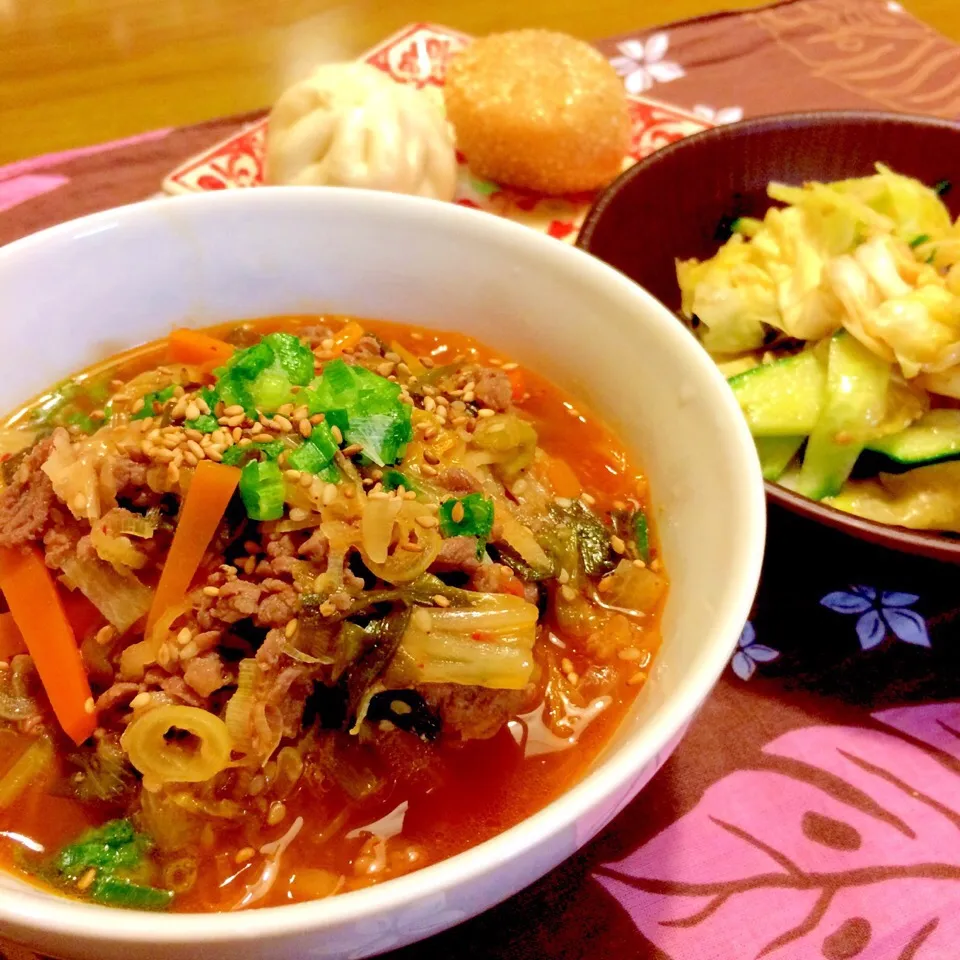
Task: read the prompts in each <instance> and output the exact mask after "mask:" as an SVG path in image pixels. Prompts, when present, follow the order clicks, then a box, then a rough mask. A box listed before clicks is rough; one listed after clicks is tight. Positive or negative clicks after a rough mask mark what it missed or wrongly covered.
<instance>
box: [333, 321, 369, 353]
mask: <svg viewBox="0 0 960 960" xmlns="http://www.w3.org/2000/svg"><path fill="white" fill-rule="evenodd" d="M362 339H363V327H361V326H360V324H359V323H356V322H355V321H353V320H351V321H350V322H349V323H348V324H346V325H345V326H344V327H343V328H342V329H340V330H338V331H337V332H336V333H335V334H334V335H333V349H332V350H331V351H330V353H331V355H332V356H334V357H339V356H340V354H341V353H343V351H344V350H349V349H350V348H351V347H355V346H356V345H357V344H358V343H359V342H360V341H361V340H362Z"/></svg>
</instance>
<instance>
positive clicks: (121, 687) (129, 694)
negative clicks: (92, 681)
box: [96, 682, 140, 713]
mask: <svg viewBox="0 0 960 960" xmlns="http://www.w3.org/2000/svg"><path fill="white" fill-rule="evenodd" d="M139 692H140V685H139V684H137V683H124V682H121V683H115V684H113V686H112V687H108V688H107V689H106V690H104V692H103V693H101V694H100V696H99V697H97V703H96V710H97V713H105V712H106V711H107V710H112V709H113V708H114V707H116V706H119V705H120V704H123V705H124V706H126V704H128V703H129V702H130V701H131V700H132V699H133V698H134V697H135V696H136V695H137V694H138V693H139Z"/></svg>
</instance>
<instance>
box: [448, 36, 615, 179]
mask: <svg viewBox="0 0 960 960" xmlns="http://www.w3.org/2000/svg"><path fill="white" fill-rule="evenodd" d="M444 99H445V101H446V106H447V115H448V117H449V119H450V122H451V123H452V124H453V127H454V129H455V131H456V136H457V147H458V149H459V150H460V151H461V152H462V153H463V154H464V155H465V156H466V158H467V162H468V163H469V165H470V169H471V170H472V171H473V172H474V173H475V174H476V175H477V176H480V177H488V178H490V179H491V180H496V181H498V182H500V183H504V184H510V185H512V186H515V187H522V188H525V189H528V190H535V191H537V192H538V193H546V194H560V193H574V192H579V191H584V190H594V189H597V188H599V187H603V186H605V185H606V184H607V183H609V182H610V181H611V180H612V179H613V178H614V177H615V176H616V175H617V174H618V173H619V172H620V170H621V169H622V167H623V160H624V157H625V155H626V153H627V150H628V148H629V143H630V119H629V115H628V111H627V98H626V94H625V92H624V89H623V84H622V83H621V81H620V78H619V77H618V76H617V74H616V72H615V71H614V69H613V67H611V66H610V64H609V63H608V62H607V60H606V59H605V58H604V57H603V55H602V54H600V53H599V52H598V51H597V50H595V49H594V48H593V47H591V46H589V45H588V44H586V43H584V42H582V41H581V40H577V39H575V38H574V37H570V36H567V35H566V34H563V33H553V32H551V31H549V30H516V31H511V32H508V33H495V34H491V35H490V36H488V37H484V38H481V39H479V40H476V41H474V42H473V43H472V44H470V46H468V47H467V48H466V49H465V50H463V51H462V52H461V53H459V54H457V55H456V57H454V58H453V60H452V61H451V63H450V66H449V68H448V70H447V78H446V83H445V86H444Z"/></svg>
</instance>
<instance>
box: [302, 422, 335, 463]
mask: <svg viewBox="0 0 960 960" xmlns="http://www.w3.org/2000/svg"><path fill="white" fill-rule="evenodd" d="M307 443H309V444H310V445H311V446H314V447H316V448H317V450H319V451H320V454H321V455H322V456H323V458H324V459H325V460H326V461H327V463H329V462H330V461H331V460H332V459H333V456H334V454H335V453H336V452H337V450H339V449H340V445H339V444H338V443H337V440H336V438H335V437H334V435H333V431H332V430H331V429H330V427H329V426H328V425H327V423H326V421H324V422H322V423H318V424H317V425H316V426H315V427H314V428H313V430H312V432H311V433H310V437H309V439H308V440H307Z"/></svg>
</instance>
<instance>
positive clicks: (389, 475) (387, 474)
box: [383, 470, 420, 493]
mask: <svg viewBox="0 0 960 960" xmlns="http://www.w3.org/2000/svg"><path fill="white" fill-rule="evenodd" d="M397 487H403V489H404V490H413V491H414V492H415V493H419V492H420V487H419V486H418V485H417V483H415V482H414V481H413V480H411V479H410V478H409V477H408V476H406V475H405V474H403V473H401V472H400V471H399V470H384V471H383V489H384V490H396V489H397Z"/></svg>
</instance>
